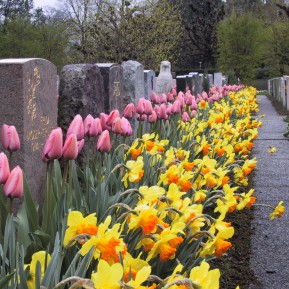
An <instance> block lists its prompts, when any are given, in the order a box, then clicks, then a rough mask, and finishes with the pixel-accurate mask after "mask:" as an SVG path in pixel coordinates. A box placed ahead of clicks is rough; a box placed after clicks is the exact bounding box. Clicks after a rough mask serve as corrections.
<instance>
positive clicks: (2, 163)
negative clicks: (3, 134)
mask: <svg viewBox="0 0 289 289" xmlns="http://www.w3.org/2000/svg"><path fill="white" fill-rule="evenodd" d="M9 174H10V169H9V162H8V158H7V156H6V155H5V154H4V153H0V184H5V183H6V181H7V179H8V177H9Z"/></svg>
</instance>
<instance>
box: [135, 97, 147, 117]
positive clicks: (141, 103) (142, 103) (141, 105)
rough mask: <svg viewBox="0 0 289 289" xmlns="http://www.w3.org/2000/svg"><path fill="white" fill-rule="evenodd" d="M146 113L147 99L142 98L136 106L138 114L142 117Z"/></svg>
mask: <svg viewBox="0 0 289 289" xmlns="http://www.w3.org/2000/svg"><path fill="white" fill-rule="evenodd" d="M145 111H146V99H145V98H144V97H141V98H140V99H139V100H138V102H137V105H136V112H137V113H138V114H140V115H142V114H145Z"/></svg>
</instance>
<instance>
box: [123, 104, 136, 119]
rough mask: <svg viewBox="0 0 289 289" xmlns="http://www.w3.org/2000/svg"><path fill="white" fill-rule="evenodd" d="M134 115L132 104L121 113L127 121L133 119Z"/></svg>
mask: <svg viewBox="0 0 289 289" xmlns="http://www.w3.org/2000/svg"><path fill="white" fill-rule="evenodd" d="M134 115H135V107H134V104H133V103H129V104H128V105H127V106H126V107H125V109H124V111H123V116H124V117H125V118H127V119H131V118H133V117H134Z"/></svg>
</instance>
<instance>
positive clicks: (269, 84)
mask: <svg viewBox="0 0 289 289" xmlns="http://www.w3.org/2000/svg"><path fill="white" fill-rule="evenodd" d="M267 83H268V94H269V95H270V96H272V86H271V79H268V82H267Z"/></svg>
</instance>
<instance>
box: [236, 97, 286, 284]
mask: <svg viewBox="0 0 289 289" xmlns="http://www.w3.org/2000/svg"><path fill="white" fill-rule="evenodd" d="M257 98H258V100H259V101H258V103H259V108H260V112H259V115H261V114H265V115H266V116H265V118H263V119H262V122H263V127H261V128H260V130H259V138H258V140H256V141H255V146H254V150H253V153H254V155H255V156H256V157H257V162H258V163H257V169H256V171H255V176H254V183H255V185H254V187H255V196H256V197H257V203H264V204H272V205H273V206H276V205H277V204H278V202H279V201H281V200H283V201H284V205H285V207H286V209H287V211H286V212H285V214H284V216H283V218H281V219H275V220H274V221H270V220H269V214H270V212H271V209H269V208H264V207H257V206H256V207H255V209H254V219H253V220H252V229H253V230H254V234H253V236H252V240H251V241H252V255H251V260H250V265H251V269H252V270H253V271H254V274H255V276H256V278H257V279H258V282H257V283H256V284H252V285H250V289H271V288H275V289H288V288H289V213H288V212H289V141H288V139H286V138H285V137H283V133H284V132H285V131H286V124H285V123H284V122H283V117H282V116H280V115H278V114H277V112H276V111H275V109H274V108H273V106H272V104H271V102H270V101H269V100H268V99H267V97H266V96H263V95H262V96H257ZM270 146H271V147H276V148H277V151H276V152H275V153H273V154H270V153H268V149H269V148H270ZM241 289H242V288H241Z"/></svg>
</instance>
